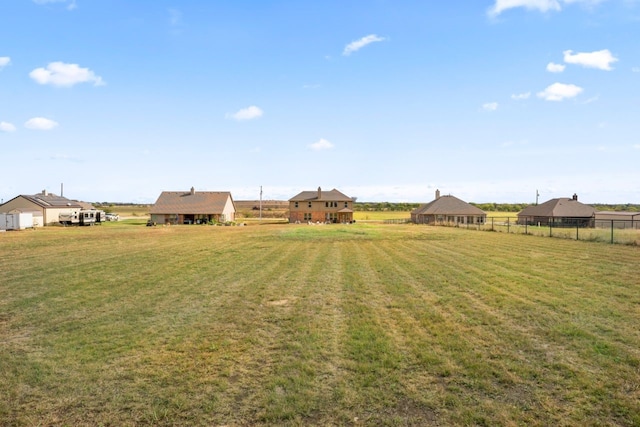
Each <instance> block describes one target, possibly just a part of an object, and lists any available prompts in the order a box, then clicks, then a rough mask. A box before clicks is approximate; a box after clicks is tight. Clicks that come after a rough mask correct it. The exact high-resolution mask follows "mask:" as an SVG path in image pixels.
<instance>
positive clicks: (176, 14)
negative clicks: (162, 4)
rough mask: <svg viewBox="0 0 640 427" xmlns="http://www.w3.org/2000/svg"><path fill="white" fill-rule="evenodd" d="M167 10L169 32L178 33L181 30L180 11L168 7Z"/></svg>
mask: <svg viewBox="0 0 640 427" xmlns="http://www.w3.org/2000/svg"><path fill="white" fill-rule="evenodd" d="M168 11H169V26H170V27H171V34H174V35H178V34H180V33H181V32H182V12H181V11H180V10H178V9H169V10H168Z"/></svg>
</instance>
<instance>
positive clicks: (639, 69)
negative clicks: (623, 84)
mask: <svg viewBox="0 0 640 427" xmlns="http://www.w3.org/2000/svg"><path fill="white" fill-rule="evenodd" d="M631 72H633V73H640V67H633V68H632V69H631Z"/></svg>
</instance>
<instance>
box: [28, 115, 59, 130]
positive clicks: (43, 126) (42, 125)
mask: <svg viewBox="0 0 640 427" xmlns="http://www.w3.org/2000/svg"><path fill="white" fill-rule="evenodd" d="M24 127H26V128H27V129H33V130H51V129H54V128H56V127H58V122H55V121H53V120H50V119H45V118H44V117H34V118H32V119H29V120H27V121H26V123H25V124H24Z"/></svg>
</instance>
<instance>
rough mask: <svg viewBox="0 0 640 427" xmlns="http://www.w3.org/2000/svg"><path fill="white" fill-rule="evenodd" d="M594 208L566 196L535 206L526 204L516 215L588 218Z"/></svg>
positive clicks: (592, 213) (593, 212) (593, 211)
mask: <svg viewBox="0 0 640 427" xmlns="http://www.w3.org/2000/svg"><path fill="white" fill-rule="evenodd" d="M595 212H596V210H595V209H594V208H593V207H591V206H589V205H585V204H584V203H580V202H579V201H577V200H575V199H572V198H568V197H561V198H558V199H551V200H547V201H546V202H544V203H542V204H539V205H537V206H528V207H526V208H524V209H523V210H521V211H520V212H519V213H518V216H539V217H549V218H551V217H556V218H558V217H567V218H590V217H592V216H593V215H594V214H595Z"/></svg>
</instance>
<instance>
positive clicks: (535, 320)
mask: <svg viewBox="0 0 640 427" xmlns="http://www.w3.org/2000/svg"><path fill="white" fill-rule="evenodd" d="M470 240H473V239H470ZM469 243H471V242H469ZM437 249H438V250H436V251H434V252H433V254H430V255H429V257H431V258H434V259H436V260H437V263H438V264H439V265H442V263H444V262H446V261H447V260H449V261H448V262H449V263H450V265H451V267H452V271H456V272H457V273H456V275H457V277H459V278H460V279H459V280H460V284H461V286H466V288H467V289H466V291H464V292H463V293H461V295H464V296H465V298H467V299H468V300H469V301H468V303H465V304H463V305H460V304H458V305H459V306H460V308H459V309H458V310H457V311H458V312H459V313H460V312H462V313H465V315H466V316H467V318H468V319H469V320H467V322H469V321H471V322H479V324H480V325H482V326H481V330H482V331H483V332H488V331H491V330H492V329H494V328H492V325H495V324H496V322H491V321H490V322H487V319H490V318H491V317H497V318H498V320H499V322H498V326H499V328H497V329H496V332H497V333H499V334H500V338H501V339H507V340H509V341H510V342H512V343H520V345H524V346H525V347H524V348H523V350H526V346H527V344H528V343H527V341H529V340H533V342H534V343H535V342H538V343H543V344H542V346H543V347H544V348H545V349H546V350H545V351H544V352H543V353H544V354H553V353H555V354H559V355H561V356H562V359H563V360H566V361H567V362H566V365H565V366H564V367H563V368H564V369H568V370H570V371H578V372H582V371H586V372H582V373H583V374H584V375H583V380H586V381H587V382H591V383H592V384H597V383H598V382H600V383H602V381H606V378H604V377H601V376H599V375H598V374H595V375H594V374H592V372H589V371H590V367H585V366H584V364H583V363H578V364H575V363H573V362H571V361H572V360H581V357H580V356H581V355H580V354H577V353H574V352H573V350H572V348H576V347H577V348H580V349H582V350H584V349H587V350H588V349H589V348H590V347H591V346H595V347H596V348H601V347H602V345H603V342H606V341H598V340H601V339H602V338H601V337H597V336H595V335H593V334H591V333H590V332H589V330H588V327H587V328H586V329H587V330H586V331H584V332H582V333H583V334H584V335H585V338H587V339H586V340H585V342H577V343H576V342H573V341H575V337H572V338H571V340H570V341H572V342H569V343H566V342H564V341H561V342H559V343H558V342H556V341H557V340H556V341H554V340H551V341H550V340H549V337H548V336H547V335H548V333H547V332H545V333H544V334H543V335H540V332H539V329H540V328H538V327H537V326H538V325H539V323H540V322H541V321H542V322H543V323H544V325H543V329H544V330H545V331H547V330H548V329H549V328H553V327H555V325H556V324H558V323H559V324H560V325H562V324H563V322H566V320H564V319H563V318H562V314H563V311H564V310H559V309H556V308H557V307H558V304H557V303H556V302H553V303H550V304H549V303H548V301H545V304H543V305H542V307H543V308H544V306H545V305H546V306H547V307H548V308H549V309H548V310H544V309H543V310H540V307H541V304H540V302H541V301H543V298H542V297H540V296H538V297H537V298H531V302H530V303H526V298H524V295H527V294H532V293H533V294H536V292H537V291H536V290H535V287H536V284H535V282H530V283H531V284H530V285H528V286H526V287H525V288H522V287H519V286H517V287H514V286H513V284H515V283H523V282H524V283H527V280H523V278H522V277H518V278H517V280H513V279H511V278H510V277H509V275H508V273H507V269H504V270H502V271H501V272H500V275H502V276H504V277H500V275H499V276H496V275H494V274H490V275H487V274H484V270H485V269H490V268H492V266H491V263H490V262H489V263H483V264H482V265H483V267H484V268H478V266H476V265H475V260H474V258H468V257H465V253H464V251H465V250H464V249H461V250H460V251H455V250H452V249H451V248H449V249H447V250H443V248H437ZM516 256H517V255H515V254H514V258H515V257H516ZM440 257H442V259H438V258H440ZM513 267H514V271H515V269H517V266H515V265H514V266H513ZM500 270H501V269H499V268H498V271H500ZM483 276H484V278H483ZM505 279H507V280H505ZM485 280H486V281H485ZM463 283H464V284H463ZM493 283H495V285H493ZM552 287H560V288H562V287H565V289H567V288H569V290H570V291H571V290H572V289H574V288H573V285H569V286H568V287H567V286H565V285H564V284H563V283H557V282H556V283H553V284H552ZM506 288H510V289H511V290H510V291H509V292H510V293H509V294H507V295H506V298H499V299H496V295H498V296H499V295H500V294H501V291H502V289H506ZM518 293H521V294H522V295H521V296H518V295H517V294H518ZM565 294H566V292H565ZM514 295H515V297H514ZM574 297H575V299H582V298H584V295H583V294H582V291H580V292H578V294H577V295H575V296H574ZM536 299H537V300H536ZM554 299H555V297H554ZM568 299H569V300H573V299H572V297H569V298H568ZM513 301H519V303H518V305H517V306H515V307H509V306H508V305H505V304H504V302H513ZM496 303H498V305H497V306H496ZM464 307H467V308H464ZM581 309H585V310H587V306H584V307H575V306H574V307H573V311H569V312H567V313H566V315H567V316H569V317H570V318H572V316H575V315H576V312H578V313H579V312H580V310H581ZM558 312H559V313H558ZM587 312H588V310H587ZM521 313H522V314H524V313H529V314H528V315H522V314H521ZM511 317H514V318H518V320H520V322H518V321H516V322H514V321H513V319H512V318H511ZM541 319H542V320H541ZM600 320H601V319H599V318H597V316H596V318H595V320H594V322H595V323H597V324H598V327H602V322H601V321H600ZM570 321H572V320H570ZM531 326H533V328H532V327H531ZM580 328H582V329H585V328H584V325H583V326H580ZM468 338H469V337H467V339H468ZM607 339H608V340H609V341H611V340H612V339H613V340H614V341H615V340H616V336H615V333H614V336H613V337H607ZM499 341H500V339H498V340H496V339H495V337H494V338H493V339H491V337H489V336H482V337H481V339H480V340H479V343H476V344H475V346H477V347H479V348H482V346H483V345H487V344H489V345H490V346H491V345H492V344H491V343H497V342H499ZM594 342H595V344H594ZM598 342H600V343H599V344H598ZM636 342H637V341H636ZM604 346H605V347H606V348H608V349H609V350H613V349H612V348H611V347H609V345H608V344H604ZM549 347H551V348H549ZM554 347H556V348H554ZM614 347H615V345H614ZM631 348H632V347H626V348H624V349H620V348H619V349H618V350H622V352H621V353H618V354H620V355H624V354H625V352H626V356H622V357H623V358H625V359H626V360H627V363H628V366H627V368H628V369H623V370H626V371H627V372H626V373H624V374H622V375H623V376H624V375H628V374H632V373H633V370H634V369H635V366H637V358H636V356H635V351H631V352H629V350H631ZM532 350H534V353H533V354H535V352H538V351H539V350H541V348H540V346H538V348H534V349H532ZM492 352H493V353H494V354H492V356H493V357H494V358H496V359H499V360H501V361H506V360H508V357H507V356H508V355H505V354H501V353H502V352H501V348H500V347H494V348H492ZM582 356H584V355H582ZM612 362H613V360H612ZM598 363H601V362H600V361H598ZM616 363H618V361H617V360H616ZM537 366H540V365H537ZM605 366H606V363H605ZM550 380H551V379H550ZM548 382H549V383H554V382H555V383H557V382H558V381H548ZM591 390H592V392H593V393H594V394H595V395H599V394H601V389H599V388H598V386H597V385H592V387H591ZM629 403H632V400H629ZM574 406H577V407H578V409H577V410H578V411H580V410H581V409H580V405H575V403H574V404H572V405H567V406H566V407H565V408H564V410H565V411H568V412H572V411H575V408H574ZM630 406H631V407H633V406H634V405H633V404H631V405H630ZM560 409H561V408H558V407H557V406H553V407H551V408H547V410H546V412H547V413H549V414H557V416H560V417H562V415H563V412H562V410H560ZM617 411H618V410H617V409H615V408H613V409H612V408H609V412H611V416H613V417H615V416H617V415H618V414H616V412H617ZM564 415H566V414H564ZM582 415H584V414H582Z"/></svg>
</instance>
